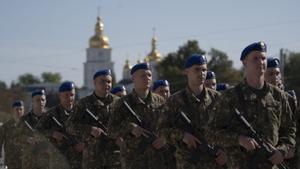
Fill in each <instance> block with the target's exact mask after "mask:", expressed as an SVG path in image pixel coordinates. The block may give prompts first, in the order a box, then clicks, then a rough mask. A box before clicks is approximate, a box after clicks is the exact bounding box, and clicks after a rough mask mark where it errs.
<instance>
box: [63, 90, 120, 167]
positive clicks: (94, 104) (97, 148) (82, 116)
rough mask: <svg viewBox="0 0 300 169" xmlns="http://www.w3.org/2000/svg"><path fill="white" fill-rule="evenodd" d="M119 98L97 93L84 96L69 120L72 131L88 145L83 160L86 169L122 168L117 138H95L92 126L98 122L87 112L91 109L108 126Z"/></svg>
mask: <svg viewBox="0 0 300 169" xmlns="http://www.w3.org/2000/svg"><path fill="white" fill-rule="evenodd" d="M118 98H119V97H117V96H115V95H112V94H109V95H108V96H107V97H98V96H96V94H95V93H94V94H92V95H90V96H87V97H85V98H82V99H81V100H80V101H79V103H78V105H77V106H76V111H75V113H74V114H73V115H71V117H70V120H69V121H68V126H69V127H68V128H69V131H70V133H73V134H75V135H77V136H80V137H83V138H84V142H85V145H86V147H85V149H84V152H83V161H82V162H83V168H85V169H98V168H120V148H119V147H118V146H117V145H116V144H115V140H112V139H106V138H105V137H104V136H100V138H98V139H95V138H94V137H93V136H92V135H91V127H92V126H97V124H95V122H93V121H92V120H91V118H90V117H89V115H88V113H87V112H86V109H89V110H90V112H92V113H93V114H94V115H95V116H96V117H98V118H99V119H100V120H101V122H102V123H103V124H104V125H105V126H107V125H108V120H109V118H110V116H111V113H112V108H113V107H112V106H113V105H114V103H115V102H116V100H117V99H118Z"/></svg>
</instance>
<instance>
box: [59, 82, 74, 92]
mask: <svg viewBox="0 0 300 169" xmlns="http://www.w3.org/2000/svg"><path fill="white" fill-rule="evenodd" d="M73 89H75V85H74V83H73V82H71V81H65V82H63V83H62V84H61V85H60V86H59V89H58V91H59V92H66V91H71V90H73Z"/></svg>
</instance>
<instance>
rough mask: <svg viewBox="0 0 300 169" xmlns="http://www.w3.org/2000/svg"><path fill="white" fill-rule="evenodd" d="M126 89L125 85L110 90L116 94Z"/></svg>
mask: <svg viewBox="0 0 300 169" xmlns="http://www.w3.org/2000/svg"><path fill="white" fill-rule="evenodd" d="M125 90H126V88H125V86H117V87H114V88H112V89H111V91H110V92H111V93H112V94H116V93H118V92H123V91H125Z"/></svg>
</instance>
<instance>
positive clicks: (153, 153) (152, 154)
mask: <svg viewBox="0 0 300 169" xmlns="http://www.w3.org/2000/svg"><path fill="white" fill-rule="evenodd" d="M124 101H126V102H127V103H128V104H129V105H130V107H131V108H132V109H133V110H134V111H135V113H136V114H137V115H138V116H139V118H140V119H142V120H143V121H145V122H146V123H147V124H148V125H149V127H150V128H151V129H152V130H153V131H156V129H157V127H158V121H159V118H160V116H161V114H160V113H161V112H160V109H159V108H160V107H161V106H162V104H163V103H164V99H163V98H162V97H161V96H159V95H157V94H154V93H151V92H149V94H148V96H147V97H146V98H145V99H144V100H143V99H141V98H139V97H138V95H137V93H136V92H135V91H134V90H133V92H132V93H130V94H128V95H126V96H124V97H122V98H121V99H120V100H119V101H118V102H117V103H116V105H115V109H114V111H113V115H112V117H111V119H110V122H109V135H110V136H111V137H113V138H117V137H122V138H124V140H125V142H126V147H127V152H126V153H127V154H126V167H127V169H141V168H143V169H152V168H153V169H163V168H166V167H167V166H166V165H165V164H164V163H163V159H162V158H163V152H162V150H155V149H154V147H153V146H152V145H148V146H147V147H146V148H145V150H144V151H143V150H141V149H139V148H138V146H139V145H140V143H141V141H142V139H143V136H141V137H139V138H136V137H135V136H133V135H132V134H131V130H132V129H133V128H132V127H133V126H132V123H137V122H136V120H135V119H134V118H133V117H132V116H131V115H130V114H129V110H128V109H127V108H126V107H125V105H124Z"/></svg>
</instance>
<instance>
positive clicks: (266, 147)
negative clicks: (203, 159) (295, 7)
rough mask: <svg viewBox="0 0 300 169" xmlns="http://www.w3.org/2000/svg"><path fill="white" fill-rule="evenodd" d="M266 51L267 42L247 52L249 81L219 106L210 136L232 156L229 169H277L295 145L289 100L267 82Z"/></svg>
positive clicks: (225, 96) (230, 92)
mask: <svg viewBox="0 0 300 169" xmlns="http://www.w3.org/2000/svg"><path fill="white" fill-rule="evenodd" d="M266 52H267V48H266V45H265V43H263V42H255V43H253V44H250V45H249V46H247V47H246V48H245V49H244V50H243V52H242V54H241V58H240V59H241V61H242V63H243V65H244V68H245V79H244V80H243V81H242V82H241V83H239V84H238V85H237V86H235V87H234V88H232V89H228V90H226V91H225V93H224V94H223V97H222V99H219V100H217V102H216V104H215V115H214V120H213V121H212V123H210V125H209V132H208V133H207V136H208V138H209V141H212V142H214V143H215V144H218V145H220V146H222V147H223V148H224V149H225V150H226V152H227V153H228V168H242V169H248V168H256V169H271V168H277V167H276V166H274V165H283V164H281V163H282V162H283V160H284V157H285V156H286V154H287V151H288V148H289V147H293V146H294V144H295V139H294V138H295V129H296V127H295V123H294V121H293V119H292V113H291V109H290V107H289V105H288V101H287V98H286V96H285V94H284V93H283V92H282V91H281V90H279V89H278V88H277V87H274V86H273V85H270V84H269V83H266V82H265V79H264V73H265V71H266V69H267V56H266ZM238 111H239V112H241V113H239V112H238ZM241 114H242V115H243V116H244V118H242V117H241V116H240V115H241ZM245 119H246V120H247V121H248V124H247V123H246V122H245ZM249 124H250V125H249ZM250 126H251V127H252V129H253V130H255V131H256V133H258V134H255V133H254V132H251V130H250ZM253 130H252V131H253ZM241 147H242V148H241Z"/></svg>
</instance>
